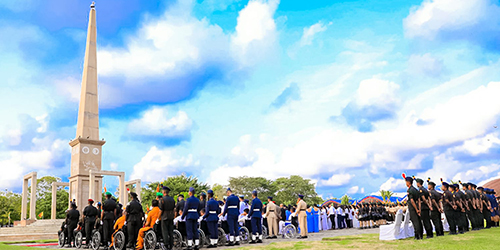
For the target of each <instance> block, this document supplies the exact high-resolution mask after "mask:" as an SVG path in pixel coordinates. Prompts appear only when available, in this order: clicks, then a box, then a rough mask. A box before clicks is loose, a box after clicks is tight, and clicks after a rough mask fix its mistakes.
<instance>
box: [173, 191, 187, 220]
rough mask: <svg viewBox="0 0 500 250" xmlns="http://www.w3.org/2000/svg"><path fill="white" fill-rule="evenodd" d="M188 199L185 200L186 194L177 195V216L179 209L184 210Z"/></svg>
mask: <svg viewBox="0 0 500 250" xmlns="http://www.w3.org/2000/svg"><path fill="white" fill-rule="evenodd" d="M185 203H186V201H185V200H184V195H182V194H179V196H178V197H177V205H175V216H176V217H177V216H179V211H184V204H185Z"/></svg>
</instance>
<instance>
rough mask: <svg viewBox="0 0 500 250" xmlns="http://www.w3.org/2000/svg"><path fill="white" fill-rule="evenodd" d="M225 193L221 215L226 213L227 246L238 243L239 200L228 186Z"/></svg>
mask: <svg viewBox="0 0 500 250" xmlns="http://www.w3.org/2000/svg"><path fill="white" fill-rule="evenodd" d="M226 195H227V198H226V204H225V205H224V212H223V214H222V216H225V215H227V224H228V226H229V242H228V243H227V246H233V245H240V230H239V229H238V217H239V215H240V200H239V199H238V197H236V195H234V194H233V192H232V191H231V189H230V188H228V189H227V191H226ZM235 240H236V242H235Z"/></svg>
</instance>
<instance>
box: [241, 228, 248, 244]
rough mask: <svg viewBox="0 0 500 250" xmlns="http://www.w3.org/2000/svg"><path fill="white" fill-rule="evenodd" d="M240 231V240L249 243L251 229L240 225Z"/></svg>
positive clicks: (242, 242)
mask: <svg viewBox="0 0 500 250" xmlns="http://www.w3.org/2000/svg"><path fill="white" fill-rule="evenodd" d="M238 230H239V231H240V242H241V244H248V242H249V241H250V230H248V228H247V227H245V226H240V228H239V229H238Z"/></svg>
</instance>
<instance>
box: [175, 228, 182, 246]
mask: <svg viewBox="0 0 500 250" xmlns="http://www.w3.org/2000/svg"><path fill="white" fill-rule="evenodd" d="M174 249H175V250H180V249H182V234H181V232H179V231H178V230H177V229H174Z"/></svg>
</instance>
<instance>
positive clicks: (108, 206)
mask: <svg viewBox="0 0 500 250" xmlns="http://www.w3.org/2000/svg"><path fill="white" fill-rule="evenodd" d="M105 195H106V200H105V201H104V204H103V206H102V214H101V220H102V225H103V228H102V230H103V240H104V243H105V245H106V246H109V242H110V241H111V234H113V225H114V223H115V219H116V208H117V205H116V201H115V200H114V199H112V195H111V193H110V192H106V194H105ZM106 246H105V249H106V248H107V247H106Z"/></svg>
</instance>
